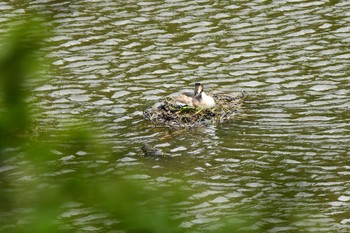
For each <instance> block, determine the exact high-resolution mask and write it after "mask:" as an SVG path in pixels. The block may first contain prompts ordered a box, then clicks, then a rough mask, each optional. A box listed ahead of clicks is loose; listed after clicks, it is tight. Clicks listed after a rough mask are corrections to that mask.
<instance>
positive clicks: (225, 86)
mask: <svg viewBox="0 0 350 233" xmlns="http://www.w3.org/2000/svg"><path fill="white" fill-rule="evenodd" d="M36 10H38V11H43V12H44V14H46V15H48V16H49V18H50V19H51V20H52V21H50V22H48V25H49V26H50V27H52V28H53V30H54V33H55V35H54V36H53V37H51V38H50V39H49V44H50V52H49V54H48V55H47V57H46V58H45V60H47V61H48V63H49V64H50V68H49V71H48V73H47V74H46V75H47V79H45V81H38V82H37V83H35V91H34V95H35V97H34V102H35V104H36V105H38V106H40V107H41V108H42V109H43V110H44V117H43V119H39V122H41V123H42V124H43V125H47V124H50V123H51V122H55V126H54V127H57V128H60V127H62V126H64V125H67V124H68V125H70V124H75V121H74V120H72V119H76V118H77V117H83V118H84V117H86V118H87V119H91V120H92V121H93V122H94V123H95V124H96V125H97V127H98V128H99V130H100V131H101V132H103V133H102V134H101V135H100V136H99V137H100V140H101V142H103V143H105V144H106V145H109V146H110V147H111V148H112V150H113V151H114V152H116V153H120V154H122V156H121V157H120V158H118V159H117V160H116V161H115V163H114V164H110V166H109V167H108V169H107V170H106V171H105V172H106V173H113V172H117V171H120V170H123V169H126V170H127V169H128V167H133V166H135V167H138V168H139V171H140V172H139V174H136V175H135V176H134V177H133V178H134V179H141V180H143V181H144V182H146V183H147V182H149V183H150V184H157V185H160V186H163V185H167V184H168V183H169V184H170V183H173V182H174V181H176V179H178V177H179V176H178V174H182V175H184V177H186V178H187V179H186V180H185V182H186V183H187V184H188V186H189V187H190V188H191V190H192V194H191V195H190V198H189V199H188V201H187V202H186V203H182V205H181V206H182V207H181V208H183V215H182V216H180V218H183V222H182V224H181V227H183V228H184V229H188V230H189V231H191V230H198V231H201V229H215V227H218V226H219V225H220V221H221V220H223V219H224V220H225V219H227V220H228V221H229V220H230V219H234V218H237V216H242V215H243V216H244V219H245V220H246V221H247V222H249V221H251V225H250V226H249V227H250V229H257V228H258V227H260V226H266V227H265V228H264V229H265V230H266V232H297V231H303V232H305V231H309V232H349V231H350V216H349V208H350V183H349V180H350V151H349V148H350V146H349V145H350V137H349V135H350V121H349V117H350V101H349V100H350V99H349V98H350V84H349V83H350V82H349V80H350V50H349V48H350V26H349V25H350V1H345V0H344V1H337V0H322V1H298V0H289V1H288V0H281V1H259V0H255V1H250V0H249V1H214V0H200V1H185V0H168V1H159V2H153V1H118V2H113V1H104V2H100V1H93V0H90V1H40V0H38V1H29V2H26V1H22V3H18V4H14V3H9V2H3V3H0V12H1V14H0V22H1V24H0V31H1V34H3V33H4V32H6V30H7V23H8V22H9V19H10V18H11V17H13V16H18V17H19V18H20V17H21V15H22V14H24V13H25V12H26V11H36ZM198 81H200V82H202V83H204V85H205V89H206V92H209V93H210V92H216V93H225V94H232V93H239V92H241V91H246V92H247V93H248V94H249V95H250V96H251V98H250V100H249V101H247V102H246V103H245V105H244V109H243V110H242V117H241V118H239V119H237V120H233V121H230V122H227V123H225V124H222V125H217V126H209V127H202V128H196V129H181V130H180V129H172V130H170V129H167V128H161V127H154V126H153V125H152V124H151V123H150V122H148V121H146V120H145V119H144V118H143V116H142V112H143V110H145V109H147V108H149V107H151V106H153V105H154V104H155V103H157V102H160V101H161V100H162V99H164V98H165V97H167V96H169V95H173V94H174V93H178V92H180V91H182V90H191V89H192V86H193V83H195V82H198ZM145 142H148V143H150V144H151V145H153V146H155V147H156V148H159V149H161V150H162V151H163V152H164V153H166V154H168V155H169V156H170V157H171V159H167V160H152V159H143V158H140V157H139V156H138V153H139V150H140V147H141V145H142V144H143V143H145ZM80 154H84V152H82V151H79V152H77V154H74V155H65V154H63V155H62V158H64V160H65V161H66V162H67V164H69V162H70V161H72V163H73V162H74V161H75V157H79V155H80ZM67 156H68V157H67ZM69 156H70V157H69ZM100 162H101V163H104V161H100ZM102 167H103V169H106V167H105V166H102ZM73 170H74V169H73ZM67 172H68V171H67ZM101 172H104V171H101ZM68 174H69V172H68ZM68 206H69V205H68ZM84 208H85V207H84ZM84 208H83V207H81V209H79V206H74V205H72V206H71V209H69V208H68V210H67V213H68V214H67V216H69V217H72V216H75V215H74V211H78V212H79V211H80V212H79V214H78V215H77V217H76V219H75V220H74V221H75V223H76V224H75V227H76V228H79V229H80V230H81V231H98V230H100V231H105V230H106V231H107V230H108V229H109V227H110V223H109V222H108V221H106V218H107V217H106V216H104V215H96V214H95V215H94V214H92V213H91V212H89V211H88V210H87V209H84ZM82 213H84V214H82ZM257 216H264V217H259V220H258V221H255V222H254V219H255V218H256V217H257ZM64 217H65V216H62V218H64Z"/></svg>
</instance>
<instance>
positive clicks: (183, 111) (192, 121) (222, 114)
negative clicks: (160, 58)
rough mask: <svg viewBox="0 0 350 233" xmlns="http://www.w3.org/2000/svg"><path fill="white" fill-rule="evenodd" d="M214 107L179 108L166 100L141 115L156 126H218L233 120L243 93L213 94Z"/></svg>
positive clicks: (244, 96) (174, 102)
mask: <svg viewBox="0 0 350 233" xmlns="http://www.w3.org/2000/svg"><path fill="white" fill-rule="evenodd" d="M212 97H213V98H214V100H215V103H216V105H215V107H214V108H210V109H201V108H195V107H192V106H187V105H185V106H181V105H178V104H177V103H176V101H175V100H174V99H166V100H165V101H164V102H163V103H162V104H160V105H159V106H157V107H154V108H150V109H147V110H146V111H144V113H143V115H144V116H145V118H146V119H148V120H150V121H151V122H153V123H154V124H155V125H156V126H159V125H161V126H168V127H195V126H202V125H210V124H220V123H223V122H226V121H228V120H230V119H233V118H234V117H235V116H236V115H237V113H239V110H240V109H241V107H242V104H243V101H244V99H245V98H246V97H247V95H246V94H245V92H242V93H241V94H239V95H237V96H232V95H226V94H213V95H212Z"/></svg>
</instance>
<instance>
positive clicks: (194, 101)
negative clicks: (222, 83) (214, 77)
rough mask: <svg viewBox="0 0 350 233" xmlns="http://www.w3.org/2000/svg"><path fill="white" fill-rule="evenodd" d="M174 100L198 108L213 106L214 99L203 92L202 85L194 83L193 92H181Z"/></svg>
mask: <svg viewBox="0 0 350 233" xmlns="http://www.w3.org/2000/svg"><path fill="white" fill-rule="evenodd" d="M176 102H177V103H179V104H183V105H189V106H194V107H200V108H212V107H214V106H215V101H214V99H213V98H212V97H211V96H208V95H207V94H205V93H204V87H203V84H201V83H195V84H194V93H190V92H184V93H181V95H180V96H178V97H177V98H176Z"/></svg>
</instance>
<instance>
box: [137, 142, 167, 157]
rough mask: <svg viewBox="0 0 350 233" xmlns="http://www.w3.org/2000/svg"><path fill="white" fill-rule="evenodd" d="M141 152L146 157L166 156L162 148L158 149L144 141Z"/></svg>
mask: <svg viewBox="0 0 350 233" xmlns="http://www.w3.org/2000/svg"><path fill="white" fill-rule="evenodd" d="M141 152H142V155H143V156H144V157H152V158H159V157H164V156H165V155H164V153H163V152H162V151H161V150H160V149H157V148H155V147H153V146H151V145H149V144H148V143H144V144H143V145H142V146H141Z"/></svg>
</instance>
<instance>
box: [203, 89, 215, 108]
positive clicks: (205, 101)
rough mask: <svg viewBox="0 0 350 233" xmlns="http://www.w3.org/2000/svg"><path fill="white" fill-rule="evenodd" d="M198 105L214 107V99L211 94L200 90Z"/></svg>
mask: <svg viewBox="0 0 350 233" xmlns="http://www.w3.org/2000/svg"><path fill="white" fill-rule="evenodd" d="M200 105H201V107H202V108H213V107H215V101H214V99H213V98H212V97H211V96H208V95H206V94H205V93H204V92H202V100H201V103H200Z"/></svg>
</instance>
